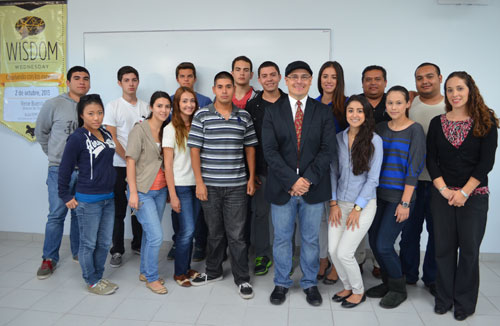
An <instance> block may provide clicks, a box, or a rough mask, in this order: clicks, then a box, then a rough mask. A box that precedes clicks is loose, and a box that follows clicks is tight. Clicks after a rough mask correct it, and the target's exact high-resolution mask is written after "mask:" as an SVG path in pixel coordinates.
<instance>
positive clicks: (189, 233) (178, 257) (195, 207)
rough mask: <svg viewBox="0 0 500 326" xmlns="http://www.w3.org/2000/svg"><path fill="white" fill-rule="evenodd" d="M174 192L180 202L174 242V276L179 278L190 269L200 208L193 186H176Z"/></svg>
mask: <svg viewBox="0 0 500 326" xmlns="http://www.w3.org/2000/svg"><path fill="white" fill-rule="evenodd" d="M175 192H176V193H177V197H179V200H180V202H181V212H180V213H179V214H178V221H179V229H178V232H177V239H176V241H175V275H176V276H180V275H183V274H186V273H187V271H188V269H190V268H191V264H190V263H191V252H192V250H193V237H194V230H195V226H196V222H197V220H198V216H199V213H200V207H201V206H200V201H199V200H198V198H196V187H195V186H176V187H175Z"/></svg>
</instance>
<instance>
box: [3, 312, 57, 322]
mask: <svg viewBox="0 0 500 326" xmlns="http://www.w3.org/2000/svg"><path fill="white" fill-rule="evenodd" d="M61 317H62V314H59V313H55V312H46V311H25V312H23V313H21V314H20V315H19V316H17V317H16V318H14V319H13V320H12V321H11V322H10V323H9V324H8V325H9V326H27V325H36V326H49V325H54V323H55V322H56V321H57V320H58V319H59V318H61Z"/></svg>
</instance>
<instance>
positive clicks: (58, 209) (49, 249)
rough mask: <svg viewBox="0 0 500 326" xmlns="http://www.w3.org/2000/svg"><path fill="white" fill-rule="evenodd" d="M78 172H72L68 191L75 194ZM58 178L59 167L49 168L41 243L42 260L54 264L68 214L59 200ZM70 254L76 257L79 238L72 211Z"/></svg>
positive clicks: (74, 215)
mask: <svg viewBox="0 0 500 326" xmlns="http://www.w3.org/2000/svg"><path fill="white" fill-rule="evenodd" d="M77 176H78V172H76V171H75V172H73V174H72V175H71V181H70V184H69V187H70V191H71V193H72V194H73V195H74V194H75V186H76V179H77ZM58 177H59V167H58V166H49V171H48V174H47V187H48V192H49V215H48V216H47V224H46V225H45V240H44V242H43V256H42V258H43V259H52V260H53V261H54V262H56V263H57V262H58V261H59V248H60V247H61V240H62V236H63V231H64V220H65V219H66V215H67V214H68V208H67V207H66V205H65V203H64V202H63V201H62V200H61V198H59V194H58V186H57V179H58ZM69 239H70V246H71V254H72V255H73V256H77V255H78V247H79V243H80V236H79V232H78V219H77V217H76V213H75V211H74V210H71V229H70V232H69Z"/></svg>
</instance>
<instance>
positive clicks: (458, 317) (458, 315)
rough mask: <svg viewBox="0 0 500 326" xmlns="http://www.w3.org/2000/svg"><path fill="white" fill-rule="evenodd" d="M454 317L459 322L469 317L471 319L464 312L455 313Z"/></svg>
mask: <svg viewBox="0 0 500 326" xmlns="http://www.w3.org/2000/svg"><path fill="white" fill-rule="evenodd" d="M454 315H455V319H456V320H458V321H462V320H465V319H467V317H469V315H467V314H466V313H465V312H463V311H455V313H454Z"/></svg>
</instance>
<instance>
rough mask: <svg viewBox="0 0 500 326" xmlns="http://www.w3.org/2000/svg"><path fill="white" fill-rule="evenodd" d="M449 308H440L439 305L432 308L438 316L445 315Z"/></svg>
mask: <svg viewBox="0 0 500 326" xmlns="http://www.w3.org/2000/svg"><path fill="white" fill-rule="evenodd" d="M450 309H451V308H446V307H444V306H440V305H435V306H434V312H435V313H436V314H438V315H444V314H445V313H447V312H448V311H449V310H450Z"/></svg>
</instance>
